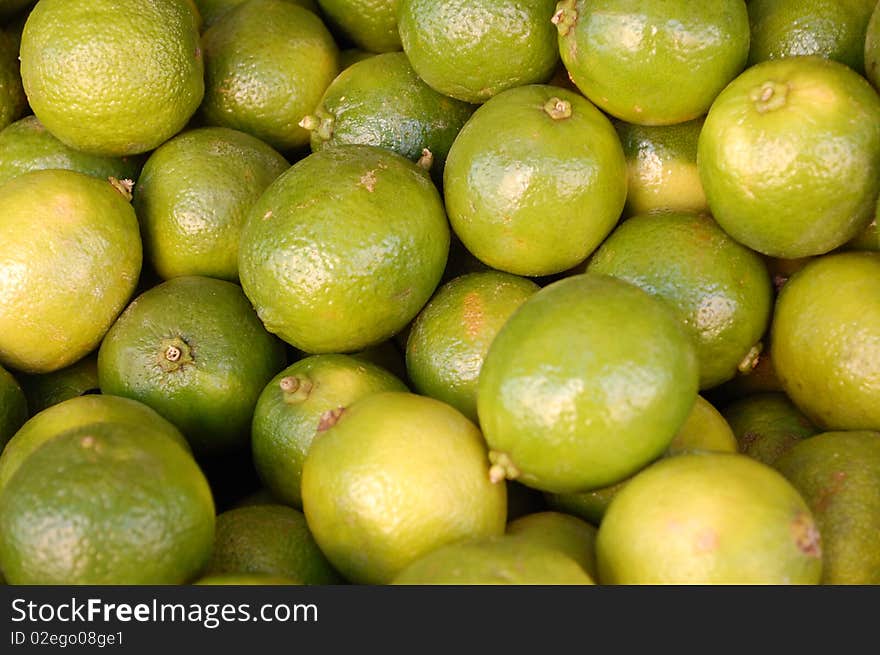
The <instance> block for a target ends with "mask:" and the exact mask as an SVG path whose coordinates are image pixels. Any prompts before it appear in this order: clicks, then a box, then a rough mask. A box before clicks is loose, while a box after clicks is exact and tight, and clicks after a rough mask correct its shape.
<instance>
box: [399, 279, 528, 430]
mask: <svg viewBox="0 0 880 655" xmlns="http://www.w3.org/2000/svg"><path fill="white" fill-rule="evenodd" d="M538 289H539V287H538V285H537V284H535V283H534V282H532V281H531V280H527V279H525V278H521V277H518V276H516V275H511V274H510V273H502V272H500V271H486V272H483V273H470V274H467V275H462V276H460V277H457V278H455V279H453V280H450V281H449V282H447V283H446V284H444V285H443V286H442V287H440V289H438V291H437V293H436V294H434V296H433V298H431V300H430V301H429V302H428V304H427V305H425V307H424V308H423V309H422V311H421V312H419V315H418V316H417V317H416V318H415V320H414V321H413V323H412V327H411V329H410V331H409V336H408V338H407V341H406V367H407V372H408V374H409V378H410V380H412V384H413V387H414V389H415V390H416V391H417V392H418V393H421V394H424V395H426V396H431V397H433V398H437V399H439V400H442V401H444V402H446V403H449V404H450V405H452V406H453V407H455V408H456V409H458V410H459V411H460V412H461V413H462V414H464V415H465V416H467V417H468V418H469V419H471V420H472V421H476V420H477V381H478V380H479V377H480V369H481V368H482V366H483V360H484V359H485V358H486V353H487V352H488V351H489V346H490V345H491V344H492V340H493V339H494V338H495V335H496V334H498V331H499V330H500V329H501V327H502V326H503V325H504V323H505V322H506V321H507V319H508V318H509V317H510V315H511V314H513V312H514V311H516V309H517V308H518V307H519V306H520V305H521V304H522V303H524V302H525V301H526V299H528V298H529V297H530V296H531V295H532V294H533V293H535V292H536V291H537V290H538Z"/></svg>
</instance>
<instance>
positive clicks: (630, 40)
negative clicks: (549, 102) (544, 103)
mask: <svg viewBox="0 0 880 655" xmlns="http://www.w3.org/2000/svg"><path fill="white" fill-rule="evenodd" d="M557 7H558V9H557V14H556V16H555V17H554V22H556V24H557V28H558V30H559V53H560V55H561V57H562V61H563V63H564V64H565V67H566V68H567V69H568V71H569V74H570V76H571V79H572V81H574V83H575V84H576V85H577V87H578V88H579V89H580V90H581V91H582V92H583V93H584V95H586V96H587V98H589V99H590V100H592V101H593V102H594V103H596V105H597V106H599V107H600V108H601V109H603V110H604V111H606V112H608V113H609V114H611V115H612V116H616V117H617V118H620V119H622V120H625V121H627V122H630V123H638V124H643V125H671V124H674V123H682V122H684V121H688V120H691V119H694V118H697V117H699V116H701V115H702V114H704V113H705V112H706V110H707V109H708V108H709V105H710V104H711V103H712V101H713V100H714V98H715V96H716V95H717V94H718V92H719V91H721V89H723V88H724V86H725V85H726V84H727V83H728V82H729V81H730V80H732V79H733V78H734V77H735V76H736V75H737V74H739V72H740V71H742V69H743V67H744V66H745V64H746V58H747V57H748V54H749V20H748V13H747V9H746V4H745V2H743V1H742V0H721V1H716V2H696V3H695V2H691V1H690V0H664V1H653V2H647V3H646V2H644V1H643V0H590V1H587V0H562V1H561V2H559V3H558V5H557ZM685 71H686V73H685Z"/></svg>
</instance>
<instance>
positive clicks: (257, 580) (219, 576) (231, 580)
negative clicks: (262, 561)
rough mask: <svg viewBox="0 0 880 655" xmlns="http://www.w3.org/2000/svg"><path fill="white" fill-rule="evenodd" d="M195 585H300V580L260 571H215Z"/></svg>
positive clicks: (197, 581)
mask: <svg viewBox="0 0 880 655" xmlns="http://www.w3.org/2000/svg"><path fill="white" fill-rule="evenodd" d="M193 584H195V585H224V586H230V585H231V586H236V587H238V586H242V585H257V586H266V585H301V584H302V582H299V581H298V580H294V579H293V578H285V577H282V576H279V575H265V574H262V573H216V574H211V575H205V576H203V577H201V578H199V579H198V580H196V581H195V582H193Z"/></svg>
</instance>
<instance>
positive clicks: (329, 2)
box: [317, 0, 401, 52]
mask: <svg viewBox="0 0 880 655" xmlns="http://www.w3.org/2000/svg"><path fill="white" fill-rule="evenodd" d="M317 2H318V4H319V5H320V7H321V12H322V13H323V15H324V16H326V17H327V21H328V22H329V23H330V25H332V26H333V27H334V28H335V29H336V30H338V31H339V32H340V33H341V34H342V35H344V36H345V37H346V38H348V39H349V40H351V41H352V42H354V43H355V45H357V46H358V47H360V48H363V49H364V50H368V51H370V52H392V51H395V50H400V48H401V44H400V35H399V34H398V33H397V9H398V7H399V6H400V0H317Z"/></svg>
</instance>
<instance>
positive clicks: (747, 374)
mask: <svg viewBox="0 0 880 655" xmlns="http://www.w3.org/2000/svg"><path fill="white" fill-rule="evenodd" d="M767 345H768V344H764V348H762V349H761V352H760V353H758V355H757V358H756V361H755V365H754V366H753V367H752V368H751V369H748V368H747V369H746V370H743V371H737V375H736V376H735V377H734V378H733V379H731V380H728V381H727V382H725V383H724V384H721V385H719V386H717V387H715V388H714V389H711V390H710V391H709V392H708V395H710V396H712V401H713V402H714V403H716V404H717V405H718V406H719V407H720V406H723V405H727V404H728V403H731V402H733V401H734V400H738V399H740V398H744V397H746V396H750V395H752V394H756V393H765V392H771V391H782V384H781V383H780V382H779V377H778V376H777V375H776V368H775V367H774V366H773V358H772V357H771V356H770V349H769V348H768V347H767Z"/></svg>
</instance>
